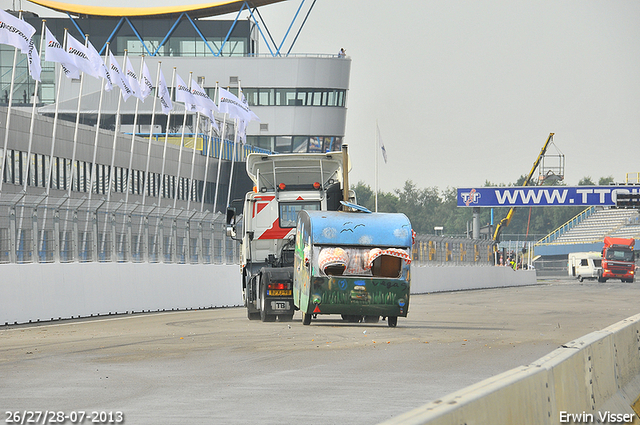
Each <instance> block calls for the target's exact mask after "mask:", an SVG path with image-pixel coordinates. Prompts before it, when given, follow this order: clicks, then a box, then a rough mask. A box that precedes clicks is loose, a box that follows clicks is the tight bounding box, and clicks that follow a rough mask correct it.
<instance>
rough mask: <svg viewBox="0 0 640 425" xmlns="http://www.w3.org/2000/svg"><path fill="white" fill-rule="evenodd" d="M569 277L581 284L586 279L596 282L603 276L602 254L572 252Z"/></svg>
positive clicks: (568, 268) (568, 265) (568, 264)
mask: <svg viewBox="0 0 640 425" xmlns="http://www.w3.org/2000/svg"><path fill="white" fill-rule="evenodd" d="M567 272H568V273H569V276H571V277H575V278H577V279H578V280H580V282H582V281H583V280H584V279H592V280H596V279H598V278H600V276H601V275H602V254H601V253H600V252H593V251H592V252H572V253H570V254H569V259H568V262H567Z"/></svg>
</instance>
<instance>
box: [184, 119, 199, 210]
mask: <svg viewBox="0 0 640 425" xmlns="http://www.w3.org/2000/svg"><path fill="white" fill-rule="evenodd" d="M199 126H200V112H196V126H195V131H194V137H193V154H192V155H191V175H190V176H189V186H188V187H189V195H188V199H187V211H189V207H191V195H192V193H193V171H194V170H193V169H194V168H195V163H196V150H197V148H198V127H199Z"/></svg>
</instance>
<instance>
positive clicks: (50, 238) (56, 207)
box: [0, 195, 240, 264]
mask: <svg viewBox="0 0 640 425" xmlns="http://www.w3.org/2000/svg"><path fill="white" fill-rule="evenodd" d="M0 209H2V214H0V264H2V263H17V264H24V263H58V262H59V263H72V262H81V263H84V262H101V263H104V262H115V263H122V262H132V263H144V262H147V263H175V264H237V263H238V261H239V255H240V250H239V243H238V242H237V241H234V240H231V239H230V238H227V236H226V234H225V217H224V215H223V214H213V213H210V212H199V211H196V210H192V211H187V210H184V209H174V208H170V207H157V206H145V205H141V204H139V203H133V204H132V203H129V204H126V203H124V201H118V202H106V201H105V200H104V199H93V200H89V199H69V198H66V197H64V198H59V199H53V200H52V199H49V198H47V197H46V196H45V195H42V196H34V195H23V196H18V197H17V200H8V198H6V197H5V198H4V199H1V200H0Z"/></svg>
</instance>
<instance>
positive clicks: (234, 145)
mask: <svg viewBox="0 0 640 425" xmlns="http://www.w3.org/2000/svg"><path fill="white" fill-rule="evenodd" d="M233 122H234V126H235V135H234V136H233V152H231V172H230V173H229V189H228V191H227V207H228V206H229V205H231V184H232V183H233V164H234V163H235V161H236V143H237V141H238V122H239V120H238V118H236V119H234V121H233Z"/></svg>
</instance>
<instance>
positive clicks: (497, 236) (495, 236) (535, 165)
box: [493, 133, 554, 246]
mask: <svg viewBox="0 0 640 425" xmlns="http://www.w3.org/2000/svg"><path fill="white" fill-rule="evenodd" d="M553 135H554V133H549V137H548V138H547V141H546V142H545V143H544V146H542V150H541V151H540V154H539V155H538V158H536V160H535V162H534V163H533V167H531V171H530V172H529V175H528V176H527V178H526V179H525V180H524V183H523V184H522V186H528V185H529V183H530V182H531V177H533V173H535V171H536V169H537V168H538V166H539V165H540V162H541V161H542V159H543V158H544V155H545V153H547V148H548V147H549V144H550V143H552V142H553ZM515 211H516V207H511V209H510V210H509V213H508V214H507V216H506V217H505V218H503V219H502V220H500V223H498V225H497V226H496V230H495V232H494V233H493V240H494V241H495V242H496V243H498V242H500V233H502V229H504V228H505V227H507V226H508V225H509V223H511V219H512V218H513V214H514V213H515ZM496 246H497V245H496Z"/></svg>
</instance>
